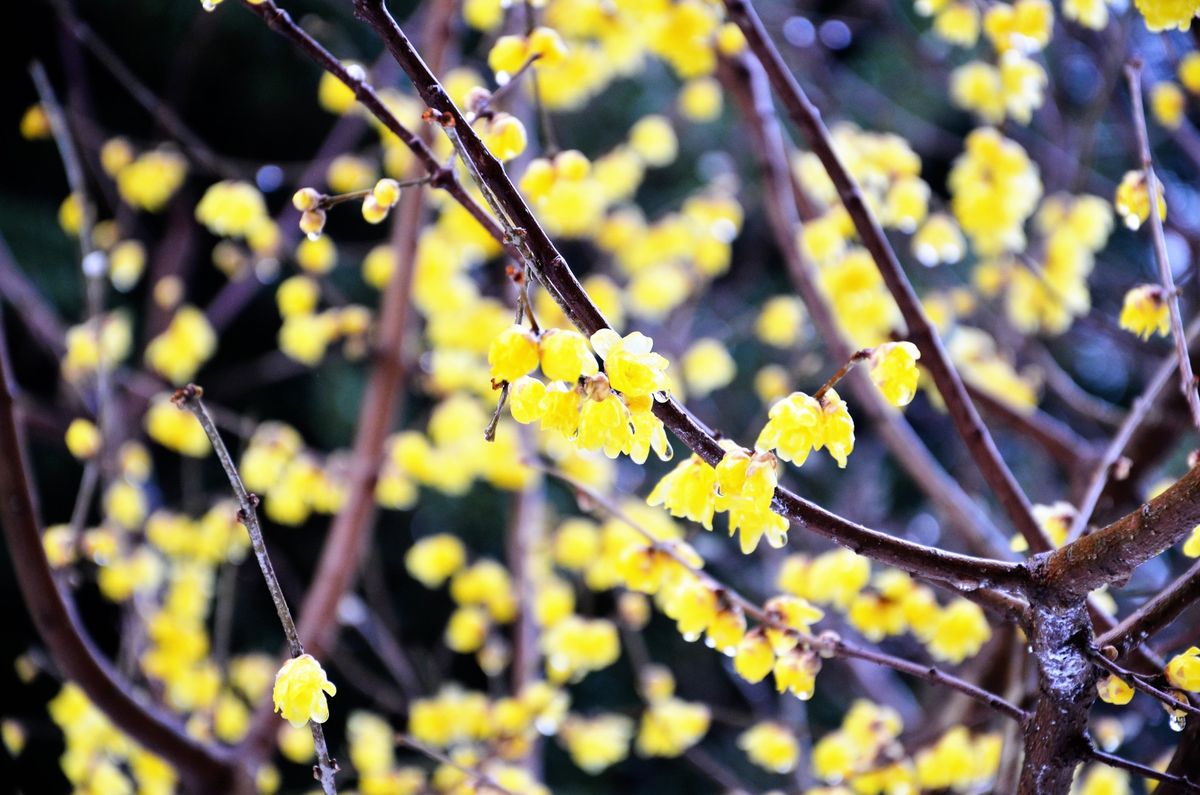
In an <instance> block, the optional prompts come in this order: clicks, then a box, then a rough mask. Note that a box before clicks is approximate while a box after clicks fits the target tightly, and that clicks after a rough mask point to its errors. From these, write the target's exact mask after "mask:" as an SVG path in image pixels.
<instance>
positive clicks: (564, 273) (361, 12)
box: [354, 0, 1027, 589]
mask: <svg viewBox="0 0 1200 795" xmlns="http://www.w3.org/2000/svg"><path fill="white" fill-rule="evenodd" d="M354 7H355V12H356V14H357V15H358V16H359V17H360V18H361V19H363V20H364V21H365V22H367V24H369V25H370V26H371V27H373V28H374V29H375V30H376V31H377V32H378V33H379V35H380V36H382V37H383V40H384V44H385V45H386V46H387V48H388V50H389V51H390V52H391V53H392V55H393V57H395V59H396V61H397V63H399V64H400V67H401V69H403V70H404V72H405V73H406V74H407V75H408V76H409V79H410V80H412V82H413V85H414V86H415V87H416V89H417V93H418V94H419V95H420V96H421V98H422V99H423V100H424V101H425V103H426V104H427V105H428V106H429V107H430V109H431V110H432V111H433V112H434V113H436V114H438V115H439V116H440V117H442V118H443V119H445V122H444V123H445V124H446V125H448V126H452V128H453V130H454V132H455V135H456V136H457V137H458V139H459V141H460V143H461V146H462V149H463V155H464V157H465V158H467V159H468V160H469V165H470V166H471V168H472V170H473V171H474V173H476V174H477V175H478V177H479V179H480V180H481V181H482V182H483V184H484V186H485V188H486V190H487V191H489V192H490V193H491V194H492V195H493V196H494V199H495V201H496V202H497V205H498V209H499V211H500V212H502V213H504V214H506V215H507V216H508V218H507V220H506V221H505V223H508V224H511V225H512V226H513V227H514V228H516V229H517V230H519V232H520V235H521V239H522V243H523V244H524V245H523V247H524V249H525V250H526V251H527V252H528V253H529V255H530V262H529V264H530V266H531V267H532V268H534V272H535V275H536V276H537V278H538V280H539V281H540V282H541V283H542V284H543V285H545V286H546V288H547V290H548V292H549V293H550V295H551V296H552V297H553V298H554V299H555V300H556V301H557V302H558V304H559V306H560V307H562V309H563V311H564V313H565V314H566V316H567V317H568V318H569V319H570V320H571V321H572V323H573V324H574V325H575V326H576V327H577V328H579V329H580V330H581V331H583V332H584V333H585V334H589V335H590V334H592V333H594V332H595V331H598V330H600V329H602V328H608V323H607V321H606V320H605V319H604V316H603V315H601V313H600V311H599V310H598V309H597V308H596V306H595V304H593V303H592V301H591V299H590V298H588V296H587V294H586V293H585V292H584V291H583V288H582V287H581V286H580V284H579V281H578V279H576V277H575V274H574V273H573V272H572V271H571V269H570V267H569V266H568V265H567V262H566V260H565V259H564V258H563V256H562V255H561V254H560V253H559V252H558V249H557V248H556V247H555V246H554V243H553V242H552V241H551V240H550V238H549V236H548V235H547V234H546V232H545V230H544V229H543V228H542V227H541V225H540V224H539V223H538V221H537V219H536V218H535V217H534V215H533V213H532V212H531V211H530V209H529V207H528V205H527V204H526V203H525V200H524V198H522V196H521V194H520V192H519V191H518V190H517V188H516V186H515V185H513V183H512V181H511V180H510V179H509V178H508V175H507V173H506V172H505V170H504V166H503V165H502V164H501V163H500V161H499V160H497V159H496V158H495V157H494V156H493V155H492V154H491V152H489V151H488V149H487V147H486V146H484V144H483V142H482V141H481V140H480V139H479V136H478V135H476V133H475V131H474V130H473V129H472V128H471V126H470V124H468V123H467V121H466V119H465V118H464V117H463V115H462V112H461V111H460V110H459V109H458V108H457V107H456V106H455V105H454V103H453V101H451V99H450V97H449V95H448V94H447V93H446V90H445V89H444V88H443V87H442V85H441V83H440V82H438V80H437V78H435V77H434V75H433V74H432V73H431V72H430V71H429V67H428V66H426V64H425V62H424V61H423V60H422V58H421V56H420V55H419V54H418V53H417V51H416V50H415V49H414V48H413V46H412V42H410V41H409V39H408V37H407V36H406V35H405V34H404V31H403V30H401V29H400V27H399V26H398V25H397V24H396V21H395V20H394V19H392V17H391V15H390V14H389V13H388V11H387V9H386V8H385V7H384V5H383V2H382V0H355V3H354ZM654 413H655V414H656V415H657V416H658V417H659V419H661V420H662V422H663V424H664V425H666V426H667V427H669V428H670V429H671V430H672V431H673V432H674V433H675V435H676V436H677V437H678V438H679V439H680V440H681V441H683V443H684V444H686V445H687V446H688V447H689V448H691V449H692V450H693V451H694V452H695V453H696V454H697V455H699V456H700V457H702V458H703V459H704V460H705V461H707V462H708V463H709V464H712V465H716V464H717V463H718V462H719V461H720V460H721V458H722V457H723V456H724V454H725V451H724V449H722V448H721V446H720V444H718V442H717V440H716V437H715V436H714V435H713V433H712V431H711V430H710V429H708V428H707V427H705V426H704V425H703V424H702V423H700V421H699V420H697V419H696V418H695V417H694V416H692V415H691V414H690V413H689V412H688V411H687V409H685V408H684V407H683V406H682V405H681V404H680V403H679V402H678V401H676V400H675V399H673V398H672V399H668V400H666V401H665V402H661V403H659V402H656V403H655V405H654ZM773 506H774V507H775V509H776V510H777V511H779V513H780V514H782V515H783V516H785V517H787V518H788V519H789V520H791V521H792V522H793V523H795V524H797V525H799V526H801V527H804V528H806V529H808V530H810V531H812V532H815V533H817V534H819V535H822V536H824V537H826V538H829V539H831V540H833V541H834V542H836V543H838V544H841V545H842V546H845V547H847V548H849V549H851V550H853V551H854V552H856V553H859V554H863V555H866V556H868V557H872V558H874V559H876V560H879V561H880V562H883V563H886V564H888V565H892V566H896V567H897V568H901V569H904V570H905V571H908V572H913V573H916V574H919V575H921V576H925V577H931V578H934V579H939V580H945V581H948V582H953V583H958V584H959V585H960V587H963V588H965V589H973V588H977V587H985V586H997V587H1008V588H1021V587H1023V586H1024V585H1025V584H1026V582H1027V571H1026V569H1025V567H1024V566H1023V565H1022V564H1012V563H1006V562H1002V561H997V560H988V559H984V558H973V557H971V556H968V555H958V554H955V553H950V552H943V551H941V550H938V549H934V548H930V547H926V546H923V545H921V544H915V543H912V542H910V541H905V540H903V539H898V538H894V537H892V536H888V535H886V534H884V533H880V532H878V531H875V530H870V529H868V528H866V527H863V526H861V525H858V524H855V523H853V522H850V521H848V520H846V519H843V518H842V517H840V516H837V515H835V514H832V513H830V512H828V511H826V510H825V509H823V508H821V507H819V506H817V505H815V504H813V503H810V502H808V501H807V500H804V499H802V498H801V497H798V496H796V495H795V494H793V493H791V492H789V491H787V490H786V489H783V488H779V489H776V492H775V499H774V501H773Z"/></svg>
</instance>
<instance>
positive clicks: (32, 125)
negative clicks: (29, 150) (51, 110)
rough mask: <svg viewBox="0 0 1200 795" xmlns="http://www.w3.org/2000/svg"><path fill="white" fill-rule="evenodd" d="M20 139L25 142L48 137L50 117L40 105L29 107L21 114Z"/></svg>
mask: <svg viewBox="0 0 1200 795" xmlns="http://www.w3.org/2000/svg"><path fill="white" fill-rule="evenodd" d="M21 137H22V138H24V139H25V140H26V141H36V140H38V139H40V138H49V137H50V117H49V116H47V115H46V109H45V108H43V107H42V105H41V103H38V104H36V105H30V106H29V107H28V108H26V109H25V112H24V113H23V114H21Z"/></svg>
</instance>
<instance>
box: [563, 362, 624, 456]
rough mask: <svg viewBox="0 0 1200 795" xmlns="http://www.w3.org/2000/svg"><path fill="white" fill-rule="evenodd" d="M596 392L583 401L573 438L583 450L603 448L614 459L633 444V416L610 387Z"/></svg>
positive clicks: (599, 376)
mask: <svg viewBox="0 0 1200 795" xmlns="http://www.w3.org/2000/svg"><path fill="white" fill-rule="evenodd" d="M595 378H597V379H600V378H603V376H601V375H598V376H595ZM598 391H599V392H601V395H598V396H597V397H589V398H588V399H587V400H585V401H584V403H583V410H582V411H581V412H580V415H579V435H578V436H577V437H576V440H577V442H578V444H579V446H580V447H582V448H583V449H585V450H603V451H604V454H605V455H606V456H608V457H609V458H616V457H617V456H618V455H620V454H621V453H623V452H625V451H627V450H629V449H630V448H631V446H632V444H633V439H634V436H633V418H632V416H631V415H630V413H629V408H628V407H627V406H626V405H625V403H624V401H622V400H621V398H619V397H618V396H617V395H615V394H614V393H613V392H612V391H611V390H609V389H608V388H607V387H602V388H600V389H599V390H598ZM603 393H607V394H603Z"/></svg>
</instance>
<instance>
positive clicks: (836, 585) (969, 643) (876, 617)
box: [778, 549, 991, 663]
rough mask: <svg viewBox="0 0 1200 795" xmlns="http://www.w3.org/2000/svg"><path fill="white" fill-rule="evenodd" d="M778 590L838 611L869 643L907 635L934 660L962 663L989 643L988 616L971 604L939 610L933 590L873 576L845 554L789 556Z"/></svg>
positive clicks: (863, 562) (896, 576)
mask: <svg viewBox="0 0 1200 795" xmlns="http://www.w3.org/2000/svg"><path fill="white" fill-rule="evenodd" d="M778 585H779V588H780V589H781V590H782V591H784V592H785V593H788V594H791V595H794V596H796V597H800V598H803V599H806V600H808V601H809V602H812V603H813V604H817V605H826V606H830V607H834V608H836V609H837V610H838V611H839V612H841V613H843V614H844V615H845V617H846V619H847V621H848V622H849V623H850V625H851V626H853V627H854V628H855V629H857V630H858V631H859V632H861V633H862V634H863V636H864V637H866V638H867V639H868V640H871V641H875V642H878V641H880V640H883V639H884V638H888V637H895V636H898V635H901V634H903V633H905V632H910V633H912V634H913V635H914V636H915V637H916V638H917V639H918V640H920V641H921V642H922V643H924V644H925V646H926V648H927V649H928V650H929V653H930V655H932V656H933V657H934V658H935V659H937V660H942V661H947V662H953V663H959V662H962V661H963V660H965V659H967V658H968V657H971V656H974V655H975V654H976V653H977V652H978V651H979V650H980V649H981V648H982V647H983V644H984V643H986V642H987V641H988V639H990V638H991V627H990V626H989V625H988V622H987V617H986V616H985V615H984V613H983V611H982V610H981V609H980V608H979V607H978V606H977V605H976V604H975V603H974V602H969V601H967V600H965V599H956V600H954V601H952V602H950V603H949V604H948V605H946V606H944V607H943V606H941V605H939V604H938V602H937V599H936V598H935V596H934V594H933V591H932V590H930V589H929V588H928V587H926V586H924V585H920V584H918V583H916V582H914V581H913V580H912V578H911V577H910V576H909V575H908V574H906V573H904V572H902V571H899V570H897V569H886V570H884V571H881V572H878V573H877V574H875V575H874V576H872V574H871V565H870V562H869V561H868V560H867V559H866V558H864V557H861V556H859V555H855V554H854V553H853V552H850V551H849V550H844V549H841V550H834V551H832V552H826V553H824V554H822V555H818V556H817V557H815V558H812V559H809V558H807V557H805V556H802V555H790V556H788V557H787V558H786V559H785V560H784V562H783V565H782V567H781V568H780V571H779V580H778Z"/></svg>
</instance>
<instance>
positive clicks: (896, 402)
mask: <svg viewBox="0 0 1200 795" xmlns="http://www.w3.org/2000/svg"><path fill="white" fill-rule="evenodd" d="M920 358H921V352H920V351H918V350H917V346H916V345H913V344H912V343H911V342H885V343H884V344H883V345H880V346H878V347H876V348H875V349H874V350H873V351H871V366H870V374H871V380H872V381H874V382H875V386H877V387H879V391H880V392H882V393H883V396H884V397H885V398H887V400H888V402H889V403H891V404H892V405H893V406H907V405H908V404H909V403H910V402H911V401H912V399H913V396H914V395H915V394H916V393H917V379H918V378H919V377H920V372H919V371H918V370H917V359H920Z"/></svg>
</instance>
